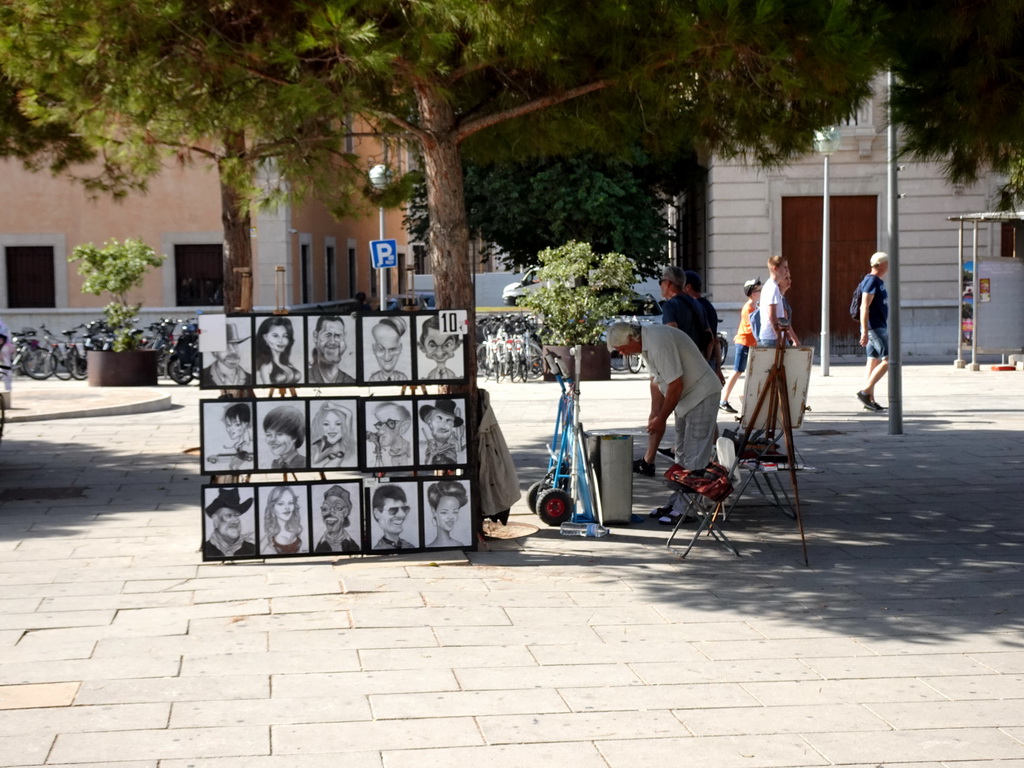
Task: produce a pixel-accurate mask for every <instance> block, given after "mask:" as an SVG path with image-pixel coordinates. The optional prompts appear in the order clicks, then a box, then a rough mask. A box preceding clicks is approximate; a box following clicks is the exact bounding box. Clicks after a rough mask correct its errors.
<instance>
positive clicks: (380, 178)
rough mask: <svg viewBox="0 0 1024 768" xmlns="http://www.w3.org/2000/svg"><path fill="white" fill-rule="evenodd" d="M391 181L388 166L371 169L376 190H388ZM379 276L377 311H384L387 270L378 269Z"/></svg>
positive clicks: (377, 166) (382, 218)
mask: <svg viewBox="0 0 1024 768" xmlns="http://www.w3.org/2000/svg"><path fill="white" fill-rule="evenodd" d="M390 181H391V171H389V170H388V167H387V166H386V165H383V164H382V165H375V166H373V168H371V169H370V184H371V185H373V188H374V189H377V190H382V189H386V188H387V186H388V183H389V182H390ZM379 239H380V240H383V239H384V206H381V207H380V238H379ZM377 272H378V275H379V282H378V293H379V294H380V305H379V306H378V307H377V309H379V310H381V311H383V310H385V309H387V275H388V271H387V269H378V270H377Z"/></svg>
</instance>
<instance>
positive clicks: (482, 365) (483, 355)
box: [476, 341, 491, 379]
mask: <svg viewBox="0 0 1024 768" xmlns="http://www.w3.org/2000/svg"><path fill="white" fill-rule="evenodd" d="M490 375H491V359H490V358H489V357H488V356H487V342H486V341H481V342H480V343H479V344H477V345H476V376H477V378H478V379H479V378H484V379H487V378H490Z"/></svg>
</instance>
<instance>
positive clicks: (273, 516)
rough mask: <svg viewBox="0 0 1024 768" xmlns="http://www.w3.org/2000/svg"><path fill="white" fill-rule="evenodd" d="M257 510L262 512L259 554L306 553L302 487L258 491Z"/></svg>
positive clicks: (303, 493) (284, 486)
mask: <svg viewBox="0 0 1024 768" xmlns="http://www.w3.org/2000/svg"><path fill="white" fill-rule="evenodd" d="M260 508H261V509H262V510H263V530H262V531H261V533H262V535H261V536H260V552H259V553H260V554H261V555H294V554H296V553H299V552H309V537H308V536H307V535H306V492H305V488H303V487H301V486H289V485H277V486H273V487H270V488H260Z"/></svg>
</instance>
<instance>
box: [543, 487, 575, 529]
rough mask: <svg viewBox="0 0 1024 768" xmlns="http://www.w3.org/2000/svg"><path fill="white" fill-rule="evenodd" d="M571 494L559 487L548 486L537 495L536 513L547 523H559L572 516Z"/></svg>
mask: <svg viewBox="0 0 1024 768" xmlns="http://www.w3.org/2000/svg"><path fill="white" fill-rule="evenodd" d="M572 508H573V501H572V496H570V495H569V494H568V493H566V492H565V491H563V490H562V489H561V488H548V489H547V490H546V491H544V492H543V493H541V494H540V495H539V496H538V497H537V514H538V515H540V519H541V520H543V521H544V522H545V523H547V524H548V525H561V524H562V523H564V522H567V521H568V520H569V518H571V517H572Z"/></svg>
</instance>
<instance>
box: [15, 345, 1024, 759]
mask: <svg viewBox="0 0 1024 768" xmlns="http://www.w3.org/2000/svg"><path fill="white" fill-rule="evenodd" d="M861 373H862V369H861V367H860V365H856V366H854V365H833V368H832V376H831V377H829V378H827V379H824V378H821V377H820V376H818V375H817V371H816V370H815V373H814V375H813V376H812V380H811V389H810V404H811V407H812V411H811V412H810V413H808V414H807V417H806V420H805V423H804V426H803V428H802V429H801V430H799V431H798V432H797V437H796V444H797V448H798V449H799V452H800V454H801V457H802V459H803V461H804V462H805V463H806V464H807V465H811V466H813V467H815V468H817V469H818V470H820V472H805V473H801V474H800V497H801V500H802V508H803V516H804V520H805V523H806V529H807V540H808V550H809V555H810V567H805V566H804V564H803V557H802V554H801V549H800V541H799V536H798V534H797V530H796V526H795V524H794V523H793V521H792V520H790V519H788V518H786V517H784V516H782V515H780V514H778V513H777V512H776V511H774V510H772V509H771V508H769V507H766V506H762V505H760V504H759V503H758V500H757V498H756V496H752V497H750V499H749V500H746V501H743V502H741V504H740V506H739V507H738V508H737V510H736V512H735V514H733V515H732V516H731V518H730V521H729V526H728V532H729V535H730V537H731V538H732V540H733V541H734V542H735V543H736V544H737V546H738V547H739V549H740V551H741V556H740V557H735V556H733V555H732V554H731V553H729V552H727V551H726V550H725V549H723V548H722V547H720V546H719V545H717V544H716V543H715V542H714V541H712V540H704V539H702V540H701V541H700V542H699V543H698V544H697V545H696V546H695V548H694V549H693V551H692V552H691V554H690V555H689V556H688V557H687V558H686V559H685V560H683V559H680V558H679V557H677V556H676V555H674V554H672V553H670V552H668V551H667V550H666V549H665V547H664V543H665V540H666V538H667V535H668V529H667V528H665V527H663V526H660V525H658V524H656V523H655V522H653V521H651V520H648V519H647V518H646V513H647V512H648V511H649V510H650V508H651V507H653V506H655V505H657V504H659V503H661V502H662V501H663V500H664V499H665V497H666V491H665V490H664V488H663V486H662V483H661V482H660V481H659V480H657V479H646V478H637V479H636V480H635V481H634V498H635V505H634V510H633V511H634V513H636V514H640V515H643V516H644V522H642V523H637V524H633V525H629V526H621V527H615V528H613V530H612V533H611V535H610V536H608V537H606V538H603V539H566V538H563V537H561V536H559V535H558V533H557V531H556V530H554V529H549V528H547V527H546V526H544V525H543V524H542V523H541V522H540V521H539V520H538V519H537V518H536V517H534V516H532V515H530V513H529V512H528V510H527V509H526V506H525V504H524V503H520V504H519V505H517V506H516V507H515V508H514V510H513V512H514V514H513V517H512V521H513V522H515V523H518V524H520V525H523V526H526V525H531V524H532V525H537V526H539V528H540V530H539V531H538V532H536V533H534V534H533V535H529V536H525V537H521V538H515V539H508V540H504V539H495V540H488V541H487V542H486V548H481V549H480V550H479V551H477V552H472V553H468V554H467V555H466V556H464V557H463V556H461V555H456V556H447V557H446V558H445V559H438V555H436V554H435V555H432V556H427V555H407V556H398V557H363V558H361V557H355V558H340V559H338V558H335V559H329V558H324V559H307V560H299V559H296V560H286V561H282V560H278V561H272V562H271V561H268V562H265V563H264V562H252V563H247V564H202V563H201V562H200V554H199V543H200V521H201V512H200V510H199V507H198V497H199V486H200V484H201V482H202V478H201V477H200V475H199V474H198V464H199V460H198V458H197V457H196V456H194V455H190V454H188V453H186V451H187V450H188V449H189V448H192V447H195V446H198V444H199V427H198V415H197V407H196V403H197V401H198V399H199V395H200V393H199V391H198V389H196V388H195V387H175V386H173V385H167V386H161V387H158V388H157V390H156V392H155V394H156V396H157V399H158V400H159V399H160V398H161V397H165V396H167V395H170V397H171V401H172V403H173V407H172V408H171V409H169V410H161V411H157V412H151V413H136V414H134V415H133V414H122V415H107V416H100V417H91V418H81V417H79V418H62V419H49V420H41V421H27V420H24V419H23V420H20V421H17V422H14V423H12V424H8V428H7V431H6V434H5V436H4V440H3V443H2V445H0V473H2V474H0V766H39V765H72V764H73V765H77V766H97V767H98V766H104V767H110V766H114V767H117V768H158V767H159V768H236V767H237V768H240V767H242V766H245V767H246V768H277V767H278V766H280V767H281V768H306V767H307V766H345V768H371V767H372V768H434V767H435V766H437V767H438V768H440V767H441V766H444V768H462V767H463V766H465V767H466V768H469V767H473V768H475V767H476V766H481V765H485V766H488V768H506V767H508V768H512V767H513V766H514V767H515V768H519V767H520V766H524V765H526V766H540V767H543V768H547V767H548V766H551V767H557V768H562V767H563V766H572V767H573V768H591V767H593V768H598V767H600V768H648V767H649V768H663V767H664V766H669V765H673V766H674V765H683V766H687V768H705V767H706V768H739V767H741V766H744V767H745V766H749V767H750V768H798V767H802V766H830V765H843V766H853V767H856V768H868V767H869V766H870V767H874V766H880V765H886V766H890V765H898V766H905V767H906V768H940V767H942V768H981V766H998V768H1024V632H1022V630H1024V611H1022V608H1024V532H1022V531H1024V526H1022V524H1021V522H1020V515H1021V509H1022V507H1024V505H1022V503H1021V496H1022V482H1024V378H1022V376H1024V374H1022V373H1021V372H992V371H988V370H984V371H979V372H969V371H964V370H956V369H954V367H953V366H952V365H951V364H942V365H907V366H906V367H905V368H904V371H903V387H904V393H905V397H904V401H903V402H904V432H905V434H903V435H898V436H893V435H889V434H888V425H887V418H886V416H885V414H872V413H868V412H866V411H863V410H861V408H860V405H859V403H858V402H857V401H856V399H855V398H854V392H855V391H856V390H857V389H858V388H859V384H860V378H861ZM489 389H490V390H491V393H492V397H493V399H494V403H495V405H496V410H497V412H498V416H499V419H500V421H501V424H502V427H503V429H504V432H505V435H506V438H507V439H508V442H509V443H510V445H511V447H512V450H513V453H514V455H515V458H516V463H517V465H518V468H519V472H520V480H521V484H522V487H523V488H525V487H526V486H527V485H528V484H529V483H530V482H532V481H534V480H538V479H540V477H541V476H542V475H543V470H544V467H545V464H546V448H545V446H546V443H547V441H548V439H549V436H550V430H551V427H552V423H553V419H554V415H555V408H556V403H557V396H558V388H557V385H555V384H552V383H546V384H545V383H530V384H505V383H503V384H500V385H493V384H492V385H490V386H489ZM85 390H86V388H85V386H84V384H79V383H70V382H67V383H66V382H43V383H38V384H37V383H32V382H23V381H20V380H19V381H18V382H17V383H16V390H15V398H16V399H15V405H16V406H18V410H15V411H13V412H12V415H15V416H18V415H19V413H20V414H22V415H23V416H27V415H30V414H32V413H35V415H39V414H38V413H36V411H38V409H39V407H40V406H33V402H34V401H35V402H37V403H48V404H49V405H46V406H45V408H44V410H45V409H51V410H56V409H57V407H58V405H57V404H58V403H60V402H61V401H63V402H64V403H65V405H66V404H68V403H72V402H74V401H75V399H76V398H81V399H83V401H85V400H89V399H90V398H93V399H94V398H95V395H96V393H95V392H92V393H90V392H87V391H85ZM55 393H56V394H55ZM153 394H154V393H153V392H150V393H149V394H148V395H145V394H144V393H142V394H140V393H127V392H125V393H118V392H115V391H110V392H109V393H107V394H106V395H105V397H106V399H107V400H108V401H110V402H108V403H107V405H108V406H109V405H110V404H111V403H113V404H116V401H117V400H118V398H125V399H131V398H133V397H141V398H142V399H146V398H147V397H149V399H153V398H152V396H153ZM878 394H879V400H880V401H881V402H883V404H884V403H885V402H886V398H885V397H884V389H883V390H879V393H878ZM582 402H583V416H584V422H585V426H586V427H587V428H588V429H598V428H600V429H614V430H625V429H635V428H636V427H638V426H639V425H641V424H642V423H644V422H645V421H646V413H647V405H648V401H647V385H646V382H645V380H644V378H643V377H642V376H631V375H621V374H617V375H616V376H615V378H614V379H613V380H612V381H611V382H602V383H593V384H584V385H583V397H582ZM734 402H735V401H734ZM92 407H93V406H83V409H85V410H89V409H90V408H92ZM133 407H134V406H133ZM33 409H35V411H34V410H33ZM46 415H47V414H45V413H43V414H42V416H46ZM722 416H723V418H722V419H721V420H720V422H719V423H720V425H721V426H727V425H728V421H727V420H726V419H725V418H724V416H725V414H722ZM664 468H665V464H664V463H659V469H661V470H663V469H664ZM690 530H692V528H691V529H690Z"/></svg>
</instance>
